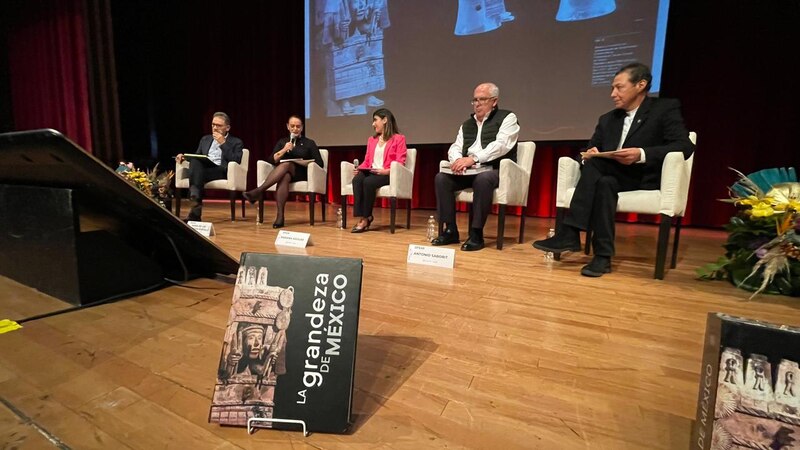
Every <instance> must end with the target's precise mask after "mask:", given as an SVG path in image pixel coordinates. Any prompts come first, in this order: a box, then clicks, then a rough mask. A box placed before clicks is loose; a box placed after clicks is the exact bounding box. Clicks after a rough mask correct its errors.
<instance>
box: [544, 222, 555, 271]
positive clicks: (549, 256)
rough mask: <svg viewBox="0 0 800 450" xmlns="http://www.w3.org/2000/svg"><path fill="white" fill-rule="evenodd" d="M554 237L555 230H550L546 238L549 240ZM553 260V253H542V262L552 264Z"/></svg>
mask: <svg viewBox="0 0 800 450" xmlns="http://www.w3.org/2000/svg"><path fill="white" fill-rule="evenodd" d="M555 235H556V230H555V229H553V228H550V231H548V232H547V238H548V239H549V238H551V237H553V236H555ZM554 260H555V255H553V252H544V262H546V263H552V262H553V261H554Z"/></svg>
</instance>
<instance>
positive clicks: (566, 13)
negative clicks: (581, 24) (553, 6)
mask: <svg viewBox="0 0 800 450" xmlns="http://www.w3.org/2000/svg"><path fill="white" fill-rule="evenodd" d="M615 9H617V3H616V1H615V0H561V3H560V4H559V6H558V13H557V14H556V20H558V21H559V22H572V21H575V20H586V19H594V18H595V17H601V16H605V15H606V14H611V13H612V12H614V10H615Z"/></svg>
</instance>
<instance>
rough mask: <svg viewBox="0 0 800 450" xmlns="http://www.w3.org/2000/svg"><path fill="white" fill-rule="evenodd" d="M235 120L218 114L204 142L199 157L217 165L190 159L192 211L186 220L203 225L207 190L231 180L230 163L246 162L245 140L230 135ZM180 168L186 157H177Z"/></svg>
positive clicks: (201, 144)
mask: <svg viewBox="0 0 800 450" xmlns="http://www.w3.org/2000/svg"><path fill="white" fill-rule="evenodd" d="M230 129H231V118H230V117H228V115H227V114H225V113H224V112H215V113H214V117H213V118H212V119H211V134H207V135H205V136H203V137H202V138H201V139H200V144H198V146H197V150H196V152H195V153H197V154H200V155H206V156H208V159H209V160H211V162H212V163H214V164H213V165H208V166H207V165H205V164H204V161H201V160H199V159H197V158H191V159H189V201H190V202H191V209H190V210H189V215H188V216H187V217H186V220H196V221H199V220H200V219H201V216H202V214H203V186H205V184H206V183H208V182H209V181H213V180H221V179H223V178H225V177H227V176H228V163H229V162H231V161H233V162H236V163H241V162H242V149H243V148H244V144H243V143H242V140H241V139H239V138H237V137H235V136H233V135H231V134H230V133H229V131H230ZM175 160H176V161H177V162H178V164H180V163H181V162H182V161H183V153H181V154H179V155H178V156H176V157H175Z"/></svg>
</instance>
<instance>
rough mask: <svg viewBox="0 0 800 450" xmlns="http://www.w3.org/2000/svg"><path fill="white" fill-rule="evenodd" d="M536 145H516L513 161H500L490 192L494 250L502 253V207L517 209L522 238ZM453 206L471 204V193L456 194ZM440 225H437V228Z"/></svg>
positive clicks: (521, 238)
mask: <svg viewBox="0 0 800 450" xmlns="http://www.w3.org/2000/svg"><path fill="white" fill-rule="evenodd" d="M535 152H536V143H535V142H533V141H528V142H518V143H517V161H516V162H514V161H511V160H510V159H504V160H502V161H500V186H498V187H497V189H495V190H494V194H493V195H492V203H493V204H496V205H499V207H498V208H497V249H498V250H502V249H503V236H504V234H505V225H506V206H521V207H522V215H521V216H520V222H519V242H520V243H522V241H523V239H524V237H525V211H526V209H527V206H528V186H529V185H530V182H531V168H532V167H533V156H534V153H535ZM447 164H448V162H447V161H441V162H440V163H439V170H440V171H441V169H442V168H444V167H446V166H447ZM456 201H457V202H466V203H472V189H464V190H463V191H458V192H456ZM470 216H471V214H470ZM440 225H441V224H440ZM440 228H441V226H440Z"/></svg>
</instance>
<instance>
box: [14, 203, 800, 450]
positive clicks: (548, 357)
mask: <svg viewBox="0 0 800 450" xmlns="http://www.w3.org/2000/svg"><path fill="white" fill-rule="evenodd" d="M268 207H269V208H274V206H273V205H272V204H270V203H268ZM306 208H307V205H306V204H304V203H290V204H289V205H288V208H287V218H286V222H287V224H288V225H289V229H290V230H293V231H302V232H308V233H311V234H312V241H313V245H312V246H310V247H308V248H306V249H300V250H287V249H284V248H276V247H275V245H274V240H275V237H276V234H277V230H274V229H272V228H271V227H270V226H263V225H257V224H256V223H255V221H254V216H255V212H254V211H253V210H252V209H249V210H248V218H247V219H245V220H237V221H236V222H230V220H229V210H228V206H227V203H209V205H208V206H207V207H206V208H205V214H206V215H205V216H204V217H205V218H206V219H207V220H211V221H212V222H213V223H214V226H215V229H216V232H217V235H216V236H214V237H212V240H214V241H215V242H216V243H217V244H218V245H220V246H221V247H222V248H223V249H225V251H227V252H228V253H229V254H231V255H232V256H234V257H236V258H238V256H239V254H240V253H241V252H242V251H251V252H278V253H289V254H306V255H315V256H335V257H352V258H363V260H364V284H363V289H362V298H361V315H360V321H359V345H358V355H357V361H356V380H355V384H356V387H355V393H354V399H353V407H354V418H355V425H354V427H353V430H352V432H351V433H350V434H346V435H325V434H312V435H311V436H309V437H307V438H304V437H302V436H301V435H300V434H299V433H290V432H281V431H271V430H270V431H267V430H262V431H258V432H256V433H255V434H253V435H248V434H247V432H246V431H245V430H244V429H241V428H230V427H219V426H217V425H212V424H209V423H208V422H207V419H208V408H209V405H210V398H211V393H212V389H213V384H214V379H215V373H216V368H217V365H218V363H219V357H220V356H219V355H220V351H221V346H222V337H223V333H224V329H225V325H226V321H227V316H228V310H229V308H230V302H231V297H232V295H233V286H232V285H231V284H230V282H229V281H227V282H226V281H225V280H221V279H220V280H209V279H200V280H192V281H190V282H187V283H185V284H183V285H173V286H170V287H167V288H164V289H161V290H159V291H156V292H152V293H149V294H146V295H142V296H139V297H135V298H131V299H126V300H122V301H118V302H115V303H111V304H107V305H102V306H98V307H94V308H90V309H82V310H79V311H73V312H69V313H65V314H60V315H53V316H52V317H48V318H43V319H38V320H32V321H28V322H24V323H23V328H22V329H21V330H18V331H15V332H11V333H7V334H4V335H0V397H1V398H2V399H3V400H4V401H5V402H8V404H9V405H11V407H13V410H12V409H11V408H9V407H7V406H4V405H0V441H2V442H3V444H4V446H5V447H9V448H48V447H52V444H51V443H50V442H49V441H47V439H46V438H45V437H43V435H42V434H41V433H40V432H39V431H37V429H36V428H35V427H34V424H35V425H36V426H38V427H40V428H41V429H44V430H47V431H48V432H49V433H52V434H53V435H54V436H56V437H57V438H58V439H60V440H62V441H63V442H64V443H65V445H68V446H70V447H72V448H135V449H153V448H173V447H174V448H219V449H229V448H272V447H275V448H332V449H337V448H353V447H358V448H376V447H377V448H401V449H403V448H409V449H412V448H413V449H419V448H444V447H447V448H450V447H456V448H490V449H495V448H541V449H559V448H568V449H571V448H577V449H583V448H588V449H627V448H630V449H678V448H686V447H687V446H688V443H689V433H690V427H691V424H692V421H693V415H694V412H695V401H696V395H697V383H698V379H699V368H700V358H701V353H702V343H703V333H704V330H705V317H706V314H707V313H708V312H710V311H721V312H726V313H729V314H734V315H742V316H746V317H751V318H756V319H761V320H766V321H771V322H778V323H786V324H791V325H797V324H800V303H798V301H797V300H796V299H791V298H785V297H773V296H761V297H758V298H757V299H756V300H753V301H749V300H747V298H748V297H749V293H747V292H744V291H741V290H738V289H736V288H735V287H734V286H732V285H730V284H729V283H727V282H702V281H698V280H696V279H695V273H694V269H695V268H696V267H697V266H700V265H702V264H705V263H707V262H710V261H714V260H715V259H716V258H717V257H718V255H719V254H721V253H722V248H721V245H722V243H723V242H724V239H725V235H724V233H723V232H721V231H717V230H706V229H691V228H690V229H685V230H684V231H683V233H682V239H681V246H680V257H679V261H678V267H677V269H674V270H670V271H668V272H667V276H666V278H665V279H664V280H653V279H652V272H653V261H654V258H655V239H656V234H657V231H658V230H657V227H656V226H651V225H634V224H619V226H618V232H617V234H618V242H619V246H618V256H617V257H616V258H615V260H614V266H613V269H614V272H612V273H611V274H609V275H606V276H604V277H602V278H599V279H590V278H585V277H581V276H580V275H579V273H578V272H579V270H580V267H581V266H582V265H583V264H585V263H586V262H587V261H588V259H589V257H588V256H586V255H584V254H582V253H577V254H570V255H564V258H563V259H562V261H560V262H554V263H546V262H545V261H544V259H543V257H542V253H541V252H538V251H536V250H534V249H533V248H531V246H530V239H536V238H540V237H542V236H544V235H545V234H546V232H547V229H548V228H550V227H551V226H552V221H550V220H544V219H528V220H527V222H526V230H525V231H526V233H525V235H526V236H527V237H528V239H529V241H527V242H525V243H523V244H518V243H516V241H515V240H514V239H512V238H511V237H510V236H512V234H514V233H516V228H517V227H518V226H519V219H518V218H516V217H509V218H508V220H507V235H508V236H509V238H506V239H505V241H504V245H505V248H504V250H502V251H498V250H496V249H495V248H494V239H496V229H495V223H496V220H494V218H490V220H489V222H488V225H487V228H486V236H487V244H488V245H489V246H488V247H487V248H486V249H484V250H482V251H479V252H473V253H468V252H460V251H458V250H457V251H456V264H455V268H454V269H453V270H449V269H438V268H429V267H425V266H416V265H409V264H406V252H407V249H408V245H409V244H410V243H413V244H423V243H424V234H425V229H424V226H423V224H424V222H425V220H426V218H427V216H428V215H429V214H430V211H413V214H412V222H413V226H412V228H411V229H410V230H406V229H404V228H400V229H398V231H397V233H395V234H394V235H392V234H390V233H389V232H388V225H387V224H388V210H381V209H378V210H376V221H375V224H376V225H377V227H378V228H377V229H376V230H375V231H370V232H368V233H363V234H351V233H349V232H348V231H347V230H338V229H336V228H335V227H334V224H333V223H331V222H317V224H316V225H315V226H314V227H311V226H310V225H308V223H307V209H306ZM331 208H332V209H331V210H330V211H329V213H330V214H329V216H330V217H333V216H334V214H333V211H334V210H333V207H331ZM270 210H271V209H270ZM268 215H269V214H268ZM459 220H460V221H461V226H462V228H463V229H466V215H465V214H464V215H460V218H459ZM509 230H514V231H513V233H512V232H511V231H509ZM0 292H3V298H2V300H0V318H9V319H15V320H19V319H25V318H26V317H31V316H34V315H38V314H45V313H50V312H57V311H58V310H61V309H64V308H69V307H70V305H68V304H66V303H64V302H61V301H60V300H57V299H54V298H52V297H49V296H47V295H45V294H42V293H40V292H37V291H36V290H34V289H31V288H29V287H27V286H23V285H20V284H19V283H16V282H14V281H12V280H8V279H6V278H2V277H0ZM14 410H16V411H18V412H20V413H21V414H22V415H23V416H24V417H28V418H29V421H27V422H26V421H25V420H23V419H21V418H20V416H19V415H18V414H16V413H15V412H14Z"/></svg>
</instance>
